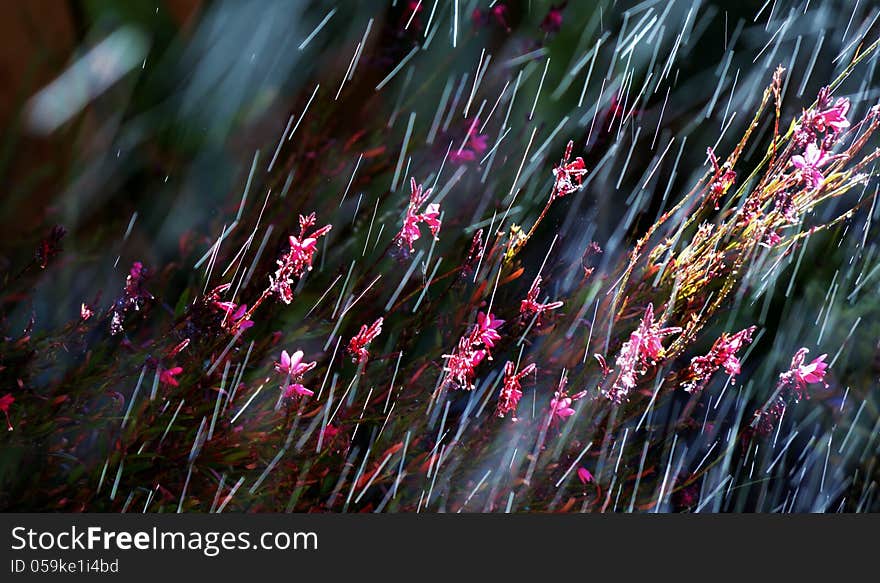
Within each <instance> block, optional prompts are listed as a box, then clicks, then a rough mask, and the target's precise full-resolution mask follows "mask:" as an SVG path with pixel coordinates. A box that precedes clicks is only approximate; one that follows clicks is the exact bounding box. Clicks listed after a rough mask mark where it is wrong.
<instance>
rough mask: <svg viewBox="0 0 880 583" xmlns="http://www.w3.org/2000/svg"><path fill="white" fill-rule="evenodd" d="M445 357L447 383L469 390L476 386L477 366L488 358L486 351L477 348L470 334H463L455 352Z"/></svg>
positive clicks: (444, 368)
mask: <svg viewBox="0 0 880 583" xmlns="http://www.w3.org/2000/svg"><path fill="white" fill-rule="evenodd" d="M443 358H445V359H446V366H445V367H443V370H444V371H445V372H446V375H447V376H446V380H445V384H451V385H453V386H454V387H455V388H458V389H464V390H467V391H469V390H471V389H473V388H474V378H475V377H476V368H477V365H479V364H480V363H481V362H482V361H483V359H484V358H486V351H485V350H483V349H481V348H476V345H475V342H474V340H473V339H472V338H471V337H470V336H463V337H461V338H460V339H459V341H458V347H457V349H456V350H455V352H453V353H452V354H444V355H443Z"/></svg>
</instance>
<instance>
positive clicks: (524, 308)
mask: <svg viewBox="0 0 880 583" xmlns="http://www.w3.org/2000/svg"><path fill="white" fill-rule="evenodd" d="M540 293H541V276H540V275H539V276H537V277H536V278H535V281H533V282H532V287H530V288H529V293H528V294H527V295H526V299H524V300H522V301H521V302H520V305H519V313H520V314H521V315H522V316H523V317H529V316H532V315H534V314H537V315H538V316H540V315H541V314H543V313H544V312H549V311H552V310H556V309H558V308H561V307H562V305H563V304H562V302H559V301H557V302H549V303H547V304H542V303H540V302H538V294H540Z"/></svg>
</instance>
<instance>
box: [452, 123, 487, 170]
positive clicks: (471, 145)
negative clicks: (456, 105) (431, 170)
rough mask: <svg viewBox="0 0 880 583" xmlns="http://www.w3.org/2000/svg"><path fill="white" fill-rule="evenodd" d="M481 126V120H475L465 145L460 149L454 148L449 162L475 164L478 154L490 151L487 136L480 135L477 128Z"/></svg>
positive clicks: (469, 128) (469, 127) (469, 129)
mask: <svg viewBox="0 0 880 583" xmlns="http://www.w3.org/2000/svg"><path fill="white" fill-rule="evenodd" d="M479 126H480V119H479V118H474V119H473V121H471V125H470V126H468V133H467V137H466V138H465V141H464V144H462V145H461V146H460V147H458V148H453V150H452V151H451V152H450V153H449V160H450V161H452V162H455V163H461V162H473V161H474V160H476V159H477V155H478V154H482V153H483V152H485V151H486V150H487V149H488V147H489V146H488V144H487V143H486V141H487V139H488V138H487V136H485V135H484V134H478V133H477V128H478V127H479Z"/></svg>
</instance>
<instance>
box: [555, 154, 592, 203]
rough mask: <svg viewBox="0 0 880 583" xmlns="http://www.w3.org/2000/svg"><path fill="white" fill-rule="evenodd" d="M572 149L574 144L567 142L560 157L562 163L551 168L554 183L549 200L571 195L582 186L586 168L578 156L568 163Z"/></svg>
mask: <svg viewBox="0 0 880 583" xmlns="http://www.w3.org/2000/svg"><path fill="white" fill-rule="evenodd" d="M573 149H574V142H573V141H569V142H568V145H567V146H566V147H565V155H564V156H563V157H562V161H561V162H560V163H559V166H557V167H555V168H553V176H554V178H555V182H554V183H553V193H552V194H551V195H550V196H551V198H554V197H557V196H558V197H560V198H561V197H563V196H565V195H567V194H571V193H572V192H574V191H576V190H579V189H580V188H581V186H583V184H584V176H585V175H586V174H587V166H586V164H584V160H583V158H581V157H580V156H578V157H577V158H575V159H574V160H573V161H569V159H570V158H571V151H572V150H573Z"/></svg>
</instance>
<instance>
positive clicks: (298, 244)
mask: <svg viewBox="0 0 880 583" xmlns="http://www.w3.org/2000/svg"><path fill="white" fill-rule="evenodd" d="M316 221H317V219H316V218H315V213H312V214H310V215H309V216H307V217H304V216H302V215H300V217H299V237H297V236H294V235H290V237H289V240H290V250H289V251H288V252H287V253H285V254H284V255H283V256H282V257H281V258H280V259H279V260H278V261H277V263H278V269H276V270H275V275H273V276H270V277H269V283H270V286H269V289H270V290H271V291H272V292H274V293H275V294H277V295H278V297H279V298H280V299H281V301H283V302H284V303H285V304H289V303H291V302H292V301H293V286H294V284H295V283H296V281H295V280H296V279H298V278H299V277H301V276H302V274H303V273H305V272H306V271H309V270H311V269H312V261H313V259H314V257H315V251H317V249H318V239H320V238H321V237H323V236H324V235H326V234H327V233H329V232H330V229H332V228H333V226H332V225H325V226H323V227H321V228H320V229H317V230H316V231H313V232H311V233H310V232H309V230H310V229H311V228H312V227H314V226H315V222H316Z"/></svg>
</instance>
